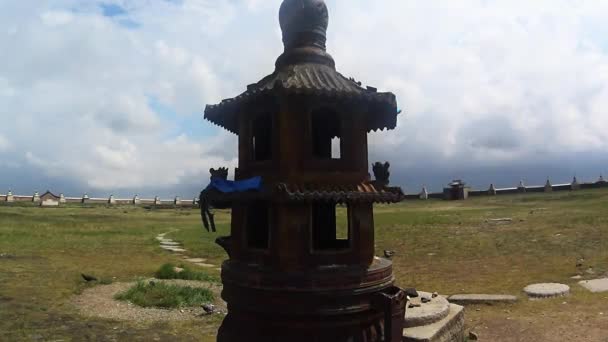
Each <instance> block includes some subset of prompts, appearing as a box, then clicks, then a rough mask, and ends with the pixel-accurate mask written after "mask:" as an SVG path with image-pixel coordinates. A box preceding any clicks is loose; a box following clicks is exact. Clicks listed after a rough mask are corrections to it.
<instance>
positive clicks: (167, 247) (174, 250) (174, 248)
mask: <svg viewBox="0 0 608 342" xmlns="http://www.w3.org/2000/svg"><path fill="white" fill-rule="evenodd" d="M160 247H161V248H162V249H165V250H167V251H170V252H173V253H184V252H186V250H185V249H183V248H178V247H174V246H160Z"/></svg>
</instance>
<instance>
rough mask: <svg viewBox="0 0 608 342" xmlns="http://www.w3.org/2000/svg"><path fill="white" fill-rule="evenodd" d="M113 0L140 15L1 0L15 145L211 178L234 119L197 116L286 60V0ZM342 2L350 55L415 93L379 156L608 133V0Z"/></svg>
mask: <svg viewBox="0 0 608 342" xmlns="http://www.w3.org/2000/svg"><path fill="white" fill-rule="evenodd" d="M111 2H113V3H116V4H118V5H120V6H122V7H123V8H124V9H125V10H126V12H127V14H125V16H126V17H128V18H129V20H131V21H132V22H133V23H136V24H137V25H135V26H133V27H128V25H127V26H125V25H124V23H123V22H121V21H120V20H114V19H111V18H106V17H103V16H102V15H101V10H100V9H99V8H98V7H97V6H98V5H97V4H95V3H93V2H82V1H76V0H58V1H55V2H53V5H52V6H50V5H48V4H43V3H41V2H37V1H33V0H29V1H19V2H15V1H13V2H8V1H7V2H2V3H0V21H2V23H3V25H4V26H5V27H7V30H5V31H3V32H0V60H2V61H3V62H2V64H0V102H1V103H3V105H2V107H0V122H1V123H2V126H1V127H0V128H2V130H3V132H8V131H10V132H11V140H10V141H9V140H7V139H8V138H7V135H6V134H4V137H3V135H0V152H2V153H4V154H9V153H14V157H15V159H16V160H18V159H19V158H21V159H23V162H24V163H23V164H24V165H25V164H27V165H31V166H35V167H38V168H39V169H40V170H41V172H49V173H51V172H52V173H53V175H54V176H58V177H64V178H66V179H73V180H75V181H77V182H78V183H79V184H87V185H88V186H90V187H92V188H95V189H100V190H103V191H114V190H116V189H131V188H139V189H144V188H148V187H155V188H158V187H165V188H171V187H177V186H181V185H183V184H201V183H204V182H205V180H206V177H207V170H208V168H209V167H217V166H224V165H232V166H234V165H235V155H236V145H235V137H234V136H233V135H229V134H225V133H221V134H219V135H217V134H218V133H216V132H217V131H214V130H212V128H211V127H212V126H211V124H209V123H205V122H203V121H202V119H201V120H200V121H196V124H195V125H196V126H197V127H201V129H200V130H198V129H197V130H191V127H188V126H189V125H190V122H195V119H194V118H202V111H203V108H204V106H205V105H206V104H208V103H216V102H219V101H220V100H221V99H222V98H226V97H231V96H235V95H238V94H239V93H240V92H242V91H243V90H244V89H245V86H246V85H247V84H250V83H252V82H255V81H257V80H259V79H261V78H262V77H263V76H265V75H266V74H269V73H271V72H272V71H273V67H274V61H275V59H276V57H277V56H278V55H279V54H280V53H281V51H282V46H281V40H280V34H279V31H278V20H277V12H278V7H279V5H280V0H272V1H260V0H238V1H215V0H202V1H201V0H183V1H149V0H120V1H111ZM328 4H329V5H330V16H331V18H330V29H329V42H328V50H329V52H330V53H331V54H332V55H333V56H334V58H335V59H336V62H337V65H338V69H339V71H341V72H342V73H344V74H345V75H347V76H353V77H355V78H357V79H359V80H361V81H363V83H364V84H371V85H374V86H377V87H379V88H380V89H381V90H386V91H393V92H395V93H396V94H397V96H398V100H399V104H400V107H401V108H402V109H403V110H404V114H402V115H401V117H400V121H399V126H398V128H397V129H396V130H394V131H391V132H380V133H374V134H371V135H370V141H371V149H372V151H373V155H372V157H371V158H370V159H373V158H379V159H380V158H386V159H389V160H392V161H393V165H394V168H396V172H394V174H396V173H398V172H403V173H404V174H408V173H410V172H414V171H410V170H415V169H416V168H417V167H419V166H420V164H421V161H425V160H426V161H429V160H432V165H434V166H435V167H437V168H443V169H448V168H452V167H460V168H465V167H468V168H469V169H474V168H476V167H484V166H500V165H510V164H513V163H525V162H526V161H530V160H534V161H535V160H539V159H542V158H544V156H552V157H555V156H562V155H564V156H565V155H568V154H572V153H585V152H595V151H605V150H606V148H607V147H608V146H607V145H608V132H607V131H606V129H605V128H604V127H606V126H607V124H608V116H606V115H605V114H604V107H605V104H606V103H607V102H608V88H607V87H606V84H608V83H607V81H608V39H606V35H607V34H608V24H607V23H606V21H605V20H604V19H605V18H606V17H607V16H608V3H603V2H601V3H600V2H577V3H573V2H571V1H567V0H556V1H549V0H538V1H534V2H530V1H524V0H515V1H506V0H505V1H482V0H462V1H448V0H439V1H432V2H429V1H413V0H412V1H402V0H385V1H381V2H377V1H376V2H369V1H364V0H335V1H328ZM151 99H155V100H157V101H158V102H160V103H161V104H162V105H163V106H164V107H167V108H169V109H170V110H169V111H159V112H156V111H155V110H157V108H155V107H154V106H153V105H151V102H152V101H151ZM174 115H177V117H173V116H174ZM184 120H186V121H187V122H188V124H184V123H183V121H184ZM180 122H182V123H180ZM7 127H8V128H7ZM203 127H206V128H204V129H205V130H206V131H205V132H207V133H200V134H202V135H197V134H195V133H192V131H200V132H203V131H204V130H203ZM184 131H188V132H190V133H188V134H186V133H184ZM209 132H211V133H209ZM42 137H44V138H42ZM26 151H29V154H27V155H26ZM395 151H399V153H400V154H402V155H395ZM41 156H44V157H41ZM602 156H605V153H604V154H602ZM49 163H50V164H52V165H53V168H52V170H53V171H49V170H50V169H51V168H48V167H44V166H45V165H49ZM36 165H37V166H36ZM4 178H5V179H6V177H4ZM1 186H2V185H1V184H0V187H1Z"/></svg>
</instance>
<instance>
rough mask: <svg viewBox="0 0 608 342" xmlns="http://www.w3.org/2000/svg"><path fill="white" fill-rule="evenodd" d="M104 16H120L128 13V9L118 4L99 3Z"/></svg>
mask: <svg viewBox="0 0 608 342" xmlns="http://www.w3.org/2000/svg"><path fill="white" fill-rule="evenodd" d="M99 7H100V8H101V11H102V13H103V15H104V17H110V18H113V17H118V16H121V15H125V14H127V10H125V9H124V8H123V7H121V6H119V5H117V4H105V3H102V4H99Z"/></svg>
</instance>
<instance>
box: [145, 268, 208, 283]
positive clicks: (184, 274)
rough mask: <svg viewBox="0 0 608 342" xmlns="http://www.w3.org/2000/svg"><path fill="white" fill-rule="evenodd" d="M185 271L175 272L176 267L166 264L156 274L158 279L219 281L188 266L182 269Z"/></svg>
mask: <svg viewBox="0 0 608 342" xmlns="http://www.w3.org/2000/svg"><path fill="white" fill-rule="evenodd" d="M180 268H182V269H183V271H181V272H177V271H176V270H175V265H173V264H164V265H162V266H161V267H160V268H159V269H158V271H156V273H155V274H154V276H155V277H156V278H157V279H183V280H200V281H209V282H217V279H216V278H215V277H213V276H210V275H208V274H206V273H205V272H197V271H193V270H192V269H190V268H189V267H187V266H182V267H180Z"/></svg>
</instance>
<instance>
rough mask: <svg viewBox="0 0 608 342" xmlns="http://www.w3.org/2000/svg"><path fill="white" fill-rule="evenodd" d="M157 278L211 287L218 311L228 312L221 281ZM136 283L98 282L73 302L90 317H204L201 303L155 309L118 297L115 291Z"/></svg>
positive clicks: (137, 319) (155, 319)
mask: <svg viewBox="0 0 608 342" xmlns="http://www.w3.org/2000/svg"><path fill="white" fill-rule="evenodd" d="M150 280H154V281H156V282H164V283H168V284H177V285H183V286H190V287H204V288H209V289H211V290H212V291H213V294H214V295H215V298H216V300H215V303H213V304H214V305H215V306H216V308H217V312H219V313H218V314H222V315H223V314H224V313H225V312H226V303H225V302H224V301H223V300H222V299H221V298H220V292H221V289H222V286H221V284H213V283H208V282H201V281H192V280H177V279H176V280H157V279H148V280H146V281H150ZM134 284H136V283H135V282H131V283H113V284H110V285H98V286H95V287H92V288H90V289H86V290H85V291H83V293H82V294H80V295H77V296H75V297H74V298H73V299H72V301H71V302H72V305H74V306H75V307H76V309H78V311H79V312H80V313H81V314H82V315H83V316H86V317H96V318H105V319H113V320H121V321H135V322H158V321H184V320H202V319H203V317H204V316H205V312H204V311H203V309H202V308H200V307H192V308H183V309H172V310H167V309H155V308H142V307H139V306H137V305H134V304H131V303H129V302H124V301H118V300H116V299H114V295H116V294H117V293H119V292H122V291H125V290H127V289H128V288H129V287H131V286H133V285H134Z"/></svg>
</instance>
